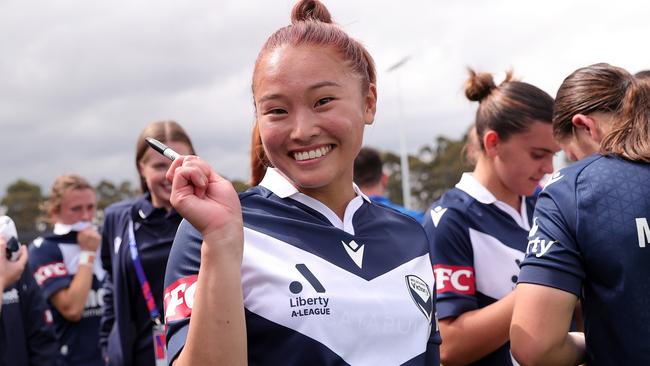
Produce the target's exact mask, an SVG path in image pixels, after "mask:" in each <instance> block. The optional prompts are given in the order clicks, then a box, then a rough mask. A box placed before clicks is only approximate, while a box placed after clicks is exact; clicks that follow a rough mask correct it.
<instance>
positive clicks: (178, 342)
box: [167, 322, 190, 365]
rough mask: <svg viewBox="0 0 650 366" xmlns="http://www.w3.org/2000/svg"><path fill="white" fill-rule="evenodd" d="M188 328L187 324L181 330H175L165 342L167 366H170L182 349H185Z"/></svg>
mask: <svg viewBox="0 0 650 366" xmlns="http://www.w3.org/2000/svg"><path fill="white" fill-rule="evenodd" d="M189 329H190V326H189V322H187V323H186V324H185V325H184V326H183V327H182V328H180V329H177V330H176V331H175V332H174V333H173V334H172V335H169V331H168V333H167V334H168V335H169V339H168V341H167V364H168V365H171V364H172V362H174V360H176V359H177V358H178V356H179V355H180V353H181V351H182V350H183V347H185V341H187V332H188V331H189Z"/></svg>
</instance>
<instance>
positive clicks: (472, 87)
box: [465, 69, 496, 102]
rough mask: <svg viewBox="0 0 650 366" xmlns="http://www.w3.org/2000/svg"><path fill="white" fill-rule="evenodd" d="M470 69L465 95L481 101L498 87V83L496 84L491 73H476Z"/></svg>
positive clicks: (472, 99)
mask: <svg viewBox="0 0 650 366" xmlns="http://www.w3.org/2000/svg"><path fill="white" fill-rule="evenodd" d="M468 71H469V79H467V81H466V82H465V96H466V97H467V99H469V100H471V101H473V102H480V101H482V100H483V99H484V98H485V97H487V96H488V95H490V93H491V92H492V90H493V89H494V88H496V84H494V79H493V78H492V74H490V73H487V72H481V73H476V71H474V70H472V69H468Z"/></svg>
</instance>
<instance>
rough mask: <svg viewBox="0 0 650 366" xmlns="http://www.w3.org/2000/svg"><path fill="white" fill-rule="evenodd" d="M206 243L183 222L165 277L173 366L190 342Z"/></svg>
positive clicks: (166, 309) (167, 318)
mask: <svg viewBox="0 0 650 366" xmlns="http://www.w3.org/2000/svg"><path fill="white" fill-rule="evenodd" d="M202 242H203V238H202V237H201V234H200V233H199V232H198V231H197V230H196V229H195V228H194V227H192V225H191V224H190V223H189V222H187V221H185V220H183V221H182V222H181V224H180V226H179V227H178V231H177V232H176V237H175V238H174V244H173V245H172V249H171V252H170V253H169V261H168V262H167V270H166V273H165V295H164V299H165V300H164V301H165V323H166V325H167V361H168V363H169V364H171V363H172V362H173V361H174V360H175V359H176V358H177V357H178V355H179V354H180V352H181V350H182V349H183V347H184V346H185V340H186V339H187V331H188V329H189V323H190V317H191V315H192V304H193V303H194V291H195V289H196V280H197V276H198V273H199V266H200V263H201V243H202Z"/></svg>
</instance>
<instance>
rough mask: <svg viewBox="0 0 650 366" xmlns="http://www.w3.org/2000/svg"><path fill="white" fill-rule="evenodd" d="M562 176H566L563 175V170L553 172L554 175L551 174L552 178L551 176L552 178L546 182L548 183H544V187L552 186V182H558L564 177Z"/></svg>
mask: <svg viewBox="0 0 650 366" xmlns="http://www.w3.org/2000/svg"><path fill="white" fill-rule="evenodd" d="M562 178H564V176H563V175H562V172H561V171H557V172H555V173H553V175H552V176H551V178H550V179H549V180H548V182H546V184H545V185H544V189H546V187H548V186H550V185H551V184H553V183H555V182H557V181H558V180H560V179H562Z"/></svg>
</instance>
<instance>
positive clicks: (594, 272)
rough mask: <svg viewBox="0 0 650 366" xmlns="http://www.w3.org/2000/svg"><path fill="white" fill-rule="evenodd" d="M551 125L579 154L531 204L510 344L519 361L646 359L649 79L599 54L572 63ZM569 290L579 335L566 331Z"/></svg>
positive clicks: (649, 331) (649, 332) (649, 358)
mask: <svg viewBox="0 0 650 366" xmlns="http://www.w3.org/2000/svg"><path fill="white" fill-rule="evenodd" d="M553 133H554V135H555V137H556V138H557V140H558V141H559V142H560V144H561V145H562V148H563V149H564V151H565V152H566V153H567V156H570V157H572V158H574V159H583V160H582V161H580V162H578V163H576V164H573V165H571V166H569V167H567V168H565V169H563V170H561V171H560V172H558V173H556V174H554V175H553V178H552V179H551V181H550V182H549V183H547V185H546V186H545V188H544V191H542V193H541V195H540V198H539V201H538V204H537V207H536V208H535V225H534V227H533V228H532V229H531V231H530V237H529V239H530V240H529V242H528V250H527V255H526V259H525V260H524V262H523V265H522V269H521V275H520V277H519V285H518V286H517V290H516V298H517V302H516V305H515V310H514V314H513V319H512V325H511V328H510V335H511V338H512V349H513V353H514V354H515V356H516V358H517V359H518V360H520V361H521V362H523V363H525V364H540V365H541V364H548V365H577V364H579V363H581V362H584V361H586V363H587V364H588V365H647V364H650V342H648V339H649V338H650V327H648V324H650V308H649V307H648V304H650V291H649V290H650V282H648V279H649V278H650V266H648V263H650V227H649V226H648V221H649V220H650V200H649V197H650V185H649V184H648V182H650V86H649V84H648V83H647V82H642V81H641V80H638V79H637V78H635V77H633V76H632V75H630V73H628V72H627V71H625V70H624V69H621V68H618V67H614V66H611V65H608V64H595V65H591V66H588V67H584V68H580V69H578V70H576V71H574V72H573V73H572V74H571V75H569V76H568V77H567V78H566V79H565V80H564V82H563V83H562V85H561V86H560V89H559V90H558V93H557V98H556V101H555V109H554V113H553ZM596 152H600V153H598V154H595V155H592V154H594V153H596ZM589 155H592V156H589ZM588 156H589V157H588ZM578 299H580V300H581V304H582V309H583V313H584V318H585V333H584V336H583V334H582V333H568V329H569V323H570V321H571V314H572V311H573V308H574V306H575V304H576V302H577V301H578ZM585 340H586V342H585ZM585 343H586V344H585Z"/></svg>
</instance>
